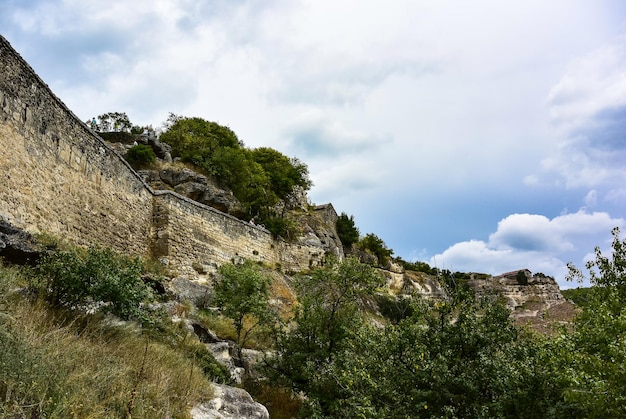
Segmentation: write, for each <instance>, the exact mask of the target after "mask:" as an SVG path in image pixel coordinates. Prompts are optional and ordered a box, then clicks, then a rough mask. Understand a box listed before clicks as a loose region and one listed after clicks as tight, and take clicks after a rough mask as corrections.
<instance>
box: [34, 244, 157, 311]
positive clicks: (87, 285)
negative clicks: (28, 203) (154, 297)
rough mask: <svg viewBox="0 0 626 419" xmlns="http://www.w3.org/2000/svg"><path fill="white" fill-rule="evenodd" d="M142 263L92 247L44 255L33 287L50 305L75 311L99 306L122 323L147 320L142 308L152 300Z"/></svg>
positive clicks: (135, 259) (136, 259)
mask: <svg viewBox="0 0 626 419" xmlns="http://www.w3.org/2000/svg"><path fill="white" fill-rule="evenodd" d="M142 271H143V265H142V262H141V261H140V260H139V259H138V258H128V257H125V256H121V255H117V254H115V253H114V252H113V251H111V250H108V249H101V248H97V247H91V248H89V249H88V250H87V251H86V252H80V251H79V250H66V251H58V252H54V253H51V254H49V255H47V256H46V257H45V258H44V259H43V260H42V262H41V263H40V265H39V266H38V272H39V278H40V281H41V282H39V283H37V284H35V286H38V287H39V288H40V290H41V291H43V292H44V294H45V297H46V299H47V300H48V301H50V302H51V303H52V304H53V305H55V306H58V307H66V308H75V307H84V306H86V305H87V304H101V308H100V309H101V310H108V311H110V312H111V313H113V314H115V315H116V316H119V317H120V318H122V319H135V320H147V317H146V313H145V312H144V310H143V309H142V306H141V304H142V303H143V302H144V301H145V300H146V299H148V298H150V297H151V292H150V290H149V288H148V287H147V286H146V285H145V284H144V283H143V281H142V280H141V273H142Z"/></svg>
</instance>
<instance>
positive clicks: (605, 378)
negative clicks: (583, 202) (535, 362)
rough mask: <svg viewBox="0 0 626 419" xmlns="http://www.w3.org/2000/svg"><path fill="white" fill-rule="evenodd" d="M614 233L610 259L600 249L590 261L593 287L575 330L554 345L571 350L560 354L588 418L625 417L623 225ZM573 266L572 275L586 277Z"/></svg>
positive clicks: (575, 399) (573, 397)
mask: <svg viewBox="0 0 626 419" xmlns="http://www.w3.org/2000/svg"><path fill="white" fill-rule="evenodd" d="M612 234H613V242H612V255H611V257H609V256H605V255H604V254H603V253H602V251H601V250H600V248H598V247H596V249H595V256H596V257H595V260H591V261H589V262H587V264H586V268H587V270H588V272H589V281H590V282H591V283H592V284H593V287H592V290H590V292H589V293H588V294H587V296H586V297H587V302H586V304H584V305H583V306H582V308H583V311H582V313H581V314H580V315H579V316H578V317H577V318H576V321H575V322H574V325H573V331H572V332H571V333H569V334H564V335H563V336H562V337H561V339H560V341H559V343H558V346H557V345H556V344H555V350H559V349H561V350H562V351H563V349H562V348H567V349H565V351H567V352H566V353H561V356H559V357H557V359H558V360H559V361H560V363H561V367H562V368H563V369H564V371H567V372H568V374H567V375H566V376H565V378H564V379H567V380H568V382H569V384H570V385H569V388H568V389H567V392H566V397H567V399H568V400H570V401H571V402H572V403H575V404H576V405H577V406H578V407H579V408H580V409H581V410H582V411H583V412H584V414H583V416H585V417H624V416H625V415H626V370H624V368H622V366H623V365H624V363H625V362H626V341H624V336H625V335H626V311H624V303H625V302H626V240H624V241H622V240H620V237H619V234H620V231H619V229H618V228H614V229H613V231H612ZM569 268H570V278H572V279H576V278H584V275H583V273H582V272H581V271H580V270H578V269H577V268H576V267H574V266H573V265H571V264H570V265H569ZM596 269H597V270H596Z"/></svg>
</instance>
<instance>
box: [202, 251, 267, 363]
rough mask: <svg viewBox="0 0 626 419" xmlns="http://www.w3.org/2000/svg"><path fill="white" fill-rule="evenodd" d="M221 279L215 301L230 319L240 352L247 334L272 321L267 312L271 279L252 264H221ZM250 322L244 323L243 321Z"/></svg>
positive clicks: (216, 286) (217, 285)
mask: <svg viewBox="0 0 626 419" xmlns="http://www.w3.org/2000/svg"><path fill="white" fill-rule="evenodd" d="M219 274H220V279H219V281H218V282H217V283H216V284H215V286H214V291H215V299H214V302H215V304H216V305H217V306H219V307H220V309H221V311H222V314H223V315H225V316H226V317H229V318H231V319H232V320H233V324H234V326H235V331H236V335H237V336H236V343H237V346H238V350H239V356H240V357H241V349H242V348H243V347H244V345H245V344H246V342H247V340H248V338H249V336H250V333H251V332H252V331H253V330H254V329H255V328H257V327H259V326H262V325H264V324H266V323H268V321H269V320H270V319H271V317H272V316H271V312H270V310H269V297H270V292H269V286H270V278H269V277H268V276H266V275H264V274H263V273H262V272H261V271H260V269H259V267H258V266H257V265H255V264H254V263H253V262H250V261H246V262H245V263H243V264H240V265H234V264H233V265H222V266H221V267H220V268H219ZM247 319H248V320H249V322H246V321H245V320H247Z"/></svg>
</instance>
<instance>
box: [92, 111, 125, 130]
mask: <svg viewBox="0 0 626 419" xmlns="http://www.w3.org/2000/svg"><path fill="white" fill-rule="evenodd" d="M94 121H96V122H95V124H94ZM88 124H89V125H92V128H94V129H95V130H97V131H100V132H111V131H116V132H117V131H122V132H130V130H131V128H132V126H133V124H131V122H130V120H129V119H128V115H126V112H108V113H104V114H102V115H99V116H98V119H97V120H96V118H92V120H91V121H88Z"/></svg>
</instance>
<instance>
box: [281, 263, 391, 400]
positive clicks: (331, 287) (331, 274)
mask: <svg viewBox="0 0 626 419" xmlns="http://www.w3.org/2000/svg"><path fill="white" fill-rule="evenodd" d="M382 282H383V281H382V278H381V277H380V275H379V274H378V273H377V272H376V271H375V270H374V269H373V268H371V267H369V266H367V265H363V264H360V263H358V262H357V261H356V260H355V259H347V260H345V261H343V262H341V263H339V262H337V261H329V263H328V264H327V265H326V266H324V267H322V268H318V269H316V270H314V271H313V272H311V274H310V275H306V276H301V277H299V278H298V280H297V285H296V287H297V290H298V298H299V305H298V306H297V308H296V310H295V315H294V318H293V326H292V327H290V328H289V332H285V331H284V330H283V333H277V343H276V347H277V349H278V353H279V354H280V356H279V357H278V358H276V363H274V364H273V365H272V367H271V369H270V370H269V372H270V374H271V375H272V376H273V377H274V378H276V379H278V380H279V381H282V382H285V383H286V384H287V385H289V386H290V387H291V388H293V389H294V390H295V391H296V392H300V391H302V392H304V393H305V394H306V395H307V397H310V398H311V400H312V401H314V402H315V403H318V404H320V405H321V406H322V407H321V409H322V410H324V411H326V410H328V409H329V408H330V407H329V406H327V404H328V403H332V402H333V399H334V398H335V397H336V395H337V393H338V392H340V389H339V388H338V387H337V385H338V383H337V382H336V380H335V378H334V377H333V376H332V373H334V372H336V371H334V364H335V362H336V357H337V356H339V355H340V354H341V353H343V351H345V350H346V344H347V343H348V342H350V341H351V339H352V336H353V334H354V332H355V331H356V330H357V329H358V328H359V327H360V326H361V325H362V324H364V321H365V320H364V318H363V316H362V312H360V311H359V306H360V303H361V302H362V301H363V299H364V298H365V297H367V296H370V295H371V294H372V292H373V290H375V289H376V288H378V287H379V286H381V285H382ZM329 374H330V375H329ZM327 407H328V409H327Z"/></svg>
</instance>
